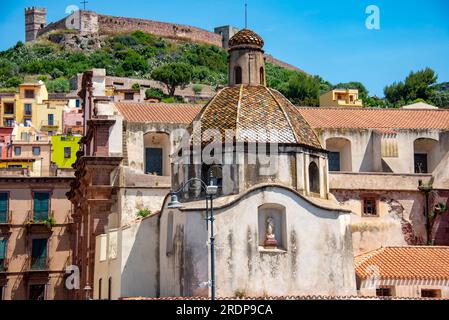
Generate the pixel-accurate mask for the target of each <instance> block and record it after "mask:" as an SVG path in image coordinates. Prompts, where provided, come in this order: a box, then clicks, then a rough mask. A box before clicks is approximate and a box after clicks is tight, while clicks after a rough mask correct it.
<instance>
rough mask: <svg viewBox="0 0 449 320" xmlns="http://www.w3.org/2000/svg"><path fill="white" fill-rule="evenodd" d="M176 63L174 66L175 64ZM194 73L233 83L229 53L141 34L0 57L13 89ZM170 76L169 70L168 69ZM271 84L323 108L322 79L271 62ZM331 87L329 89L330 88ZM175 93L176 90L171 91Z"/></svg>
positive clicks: (28, 48)
mask: <svg viewBox="0 0 449 320" xmlns="http://www.w3.org/2000/svg"><path fill="white" fill-rule="evenodd" d="M173 64H174V65H173ZM168 65H173V66H172V68H171V69H173V70H184V71H185V70H186V67H187V69H189V70H188V72H187V75H186V76H187V79H186V78H185V77H182V78H183V81H181V82H183V83H181V84H184V82H186V81H187V82H188V83H195V84H202V85H211V86H220V85H225V84H226V82H227V52H226V51H225V50H223V49H220V48H217V47H215V46H211V45H202V44H193V43H177V42H172V41H169V40H165V39H162V38H158V37H155V36H153V35H151V34H148V33H144V32H141V31H135V32H132V33H129V34H119V35H115V36H109V37H106V38H105V39H103V40H102V45H101V49H97V50H94V51H88V50H85V51H73V50H72V51H67V50H63V45H61V44H56V43H54V42H51V41H49V40H48V39H40V40H39V41H37V42H35V43H33V44H24V43H22V42H18V43H17V44H16V45H15V46H14V47H13V48H11V49H9V50H6V51H3V52H0V87H1V88H2V90H4V91H5V90H10V88H15V87H17V86H18V85H19V84H20V83H21V82H23V81H24V80H25V79H26V78H28V77H29V76H34V77H35V79H40V80H43V81H45V82H46V84H47V87H48V89H49V91H50V92H67V91H68V90H69V81H68V80H69V79H70V78H71V77H73V76H75V75H76V74H78V73H81V72H84V71H86V70H89V69H92V68H105V69H106V70H107V73H108V75H111V76H118V77H134V78H142V79H152V78H156V79H157V80H161V77H163V76H164V74H163V75H162V76H161V68H162V69H165V72H167V69H169V68H168V67H167V66H168ZM163 71H164V70H163ZM267 81H268V84H269V85H270V86H271V87H273V88H275V89H278V90H280V91H281V92H282V93H284V94H285V95H287V96H288V97H289V98H291V99H292V100H293V101H294V102H296V103H299V104H307V105H315V106H317V105H318V103H319V93H320V92H322V91H323V90H322V87H323V84H324V87H326V84H325V81H323V80H322V79H321V78H319V77H309V76H305V75H304V74H302V73H300V72H296V71H292V70H288V69H285V68H282V67H279V66H277V65H274V64H270V63H267ZM326 88H327V87H326ZM169 89H170V90H169V91H172V92H171V93H173V90H171V88H169Z"/></svg>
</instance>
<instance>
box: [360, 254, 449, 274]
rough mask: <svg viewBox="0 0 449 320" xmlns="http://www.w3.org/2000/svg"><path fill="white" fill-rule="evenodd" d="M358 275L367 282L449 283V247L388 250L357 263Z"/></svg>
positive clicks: (367, 256)
mask: <svg viewBox="0 0 449 320" xmlns="http://www.w3.org/2000/svg"><path fill="white" fill-rule="evenodd" d="M354 264H355V271H356V274H357V276H359V277H360V278H361V279H367V278H369V277H370V276H372V275H373V272H375V271H376V270H378V272H379V276H380V278H381V279H399V280H405V279H408V280H449V247H424V246H422V247H387V248H380V249H377V250H374V251H371V252H368V253H365V254H362V255H359V256H357V257H355V259H354Z"/></svg>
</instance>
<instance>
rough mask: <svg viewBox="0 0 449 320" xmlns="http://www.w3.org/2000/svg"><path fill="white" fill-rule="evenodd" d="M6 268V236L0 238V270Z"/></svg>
mask: <svg viewBox="0 0 449 320" xmlns="http://www.w3.org/2000/svg"><path fill="white" fill-rule="evenodd" d="M5 269H6V238H0V271H5Z"/></svg>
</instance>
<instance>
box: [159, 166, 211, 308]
mask: <svg viewBox="0 0 449 320" xmlns="http://www.w3.org/2000/svg"><path fill="white" fill-rule="evenodd" d="M209 180H210V183H209V185H207V184H206V183H205V182H204V181H203V180H201V179H198V178H192V179H189V180H187V181H186V182H185V183H184V184H183V185H182V186H181V188H180V189H179V190H178V191H172V192H171V193H170V194H171V199H170V202H169V203H168V204H167V208H168V209H181V208H182V207H183V205H182V203H181V202H179V200H178V196H177V194H179V193H180V192H182V191H183V190H184V188H185V187H186V186H187V185H188V184H189V183H191V182H194V181H197V182H200V183H201V188H202V189H203V190H204V191H205V192H206V219H205V220H206V226H207V227H208V226H209V225H208V223H209V222H210V289H211V299H212V300H215V236H214V220H215V218H214V204H213V201H214V200H213V199H214V196H215V195H216V194H217V192H218V186H216V185H214V182H213V176H212V172H211V173H210V179H209ZM209 201H210V215H209Z"/></svg>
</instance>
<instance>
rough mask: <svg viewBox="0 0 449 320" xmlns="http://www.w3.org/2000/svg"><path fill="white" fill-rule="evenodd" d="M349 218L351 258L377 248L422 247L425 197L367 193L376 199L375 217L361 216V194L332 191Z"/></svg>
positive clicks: (389, 192) (403, 193)
mask: <svg viewBox="0 0 449 320" xmlns="http://www.w3.org/2000/svg"><path fill="white" fill-rule="evenodd" d="M331 192H332V194H333V195H334V196H335V198H336V199H337V201H339V202H340V204H341V205H343V207H344V208H346V209H349V210H351V211H352V212H354V213H355V214H354V215H352V216H351V229H352V232H353V233H352V239H353V246H354V254H355V255H358V254H360V253H363V252H367V251H371V250H374V249H377V248H379V247H386V246H402V245H419V244H423V243H425V239H426V232H425V217H424V203H425V199H424V196H423V195H422V194H421V193H420V192H418V191H415V192H413V191H375V192H373V191H370V192H369V193H370V195H375V196H376V197H378V202H377V206H378V213H379V216H378V217H363V216H362V205H363V203H362V198H363V195H364V193H365V192H364V191H355V190H349V191H343V190H338V191H336V190H331Z"/></svg>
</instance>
